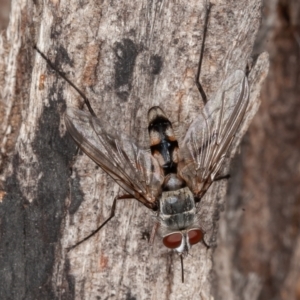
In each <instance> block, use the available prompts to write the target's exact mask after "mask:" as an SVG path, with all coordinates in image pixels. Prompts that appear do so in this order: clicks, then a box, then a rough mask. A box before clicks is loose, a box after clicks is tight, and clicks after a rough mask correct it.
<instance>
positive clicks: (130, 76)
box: [0, 0, 268, 300]
mask: <svg viewBox="0 0 300 300" xmlns="http://www.w3.org/2000/svg"><path fill="white" fill-rule="evenodd" d="M211 2H212V3H213V7H212V11H211V14H210V19H209V25H208V32H207V39H206V44H205V51H204V62H203V68H202V74H201V82H202V84H203V87H204V89H205V91H206V93H207V95H208V99H210V100H211V101H213V99H211V98H212V96H213V94H214V92H216V90H217V89H218V87H219V86H220V82H221V81H222V80H223V79H224V78H225V77H226V76H227V74H230V73H231V72H233V71H234V70H237V69H241V70H246V67H247V65H249V62H250V58H251V53H252V50H253V45H254V41H255V37H256V34H257V31H258V28H259V26H260V19H261V2H260V0H253V1H248V0H241V1H217V0H216V1H211ZM11 7H12V8H11V17H10V23H9V25H8V28H7V31H6V32H4V33H2V35H1V40H0V42H1V44H0V70H1V71H0V84H1V87H2V88H1V96H2V99H1V102H0V105H1V110H0V118H1V120H2V122H1V127H0V137H1V178H0V179H1V182H0V184H1V185H0V189H1V191H0V199H1V203H0V218H1V245H0V253H1V256H0V259H1V270H0V296H1V299H160V300H162V299H212V297H213V295H221V293H223V290H222V288H223V289H224V285H222V286H221V285H217V284H215V285H212V284H213V283H214V282H215V278H216V277H215V276H214V275H213V273H212V254H213V248H214V247H213V245H214V244H215V240H216V234H217V224H218V222H217V217H218V214H219V211H220V208H222V207H223V205H224V197H225V192H226V185H227V183H226V182H225V181H221V182H217V183H214V184H213V186H212V188H211V189H210V190H209V192H208V193H207V195H206V196H205V197H204V198H203V200H202V201H201V203H200V214H201V217H202V220H203V226H204V229H205V230H206V236H205V240H206V242H207V243H209V244H210V245H211V246H212V247H211V248H210V249H206V248H205V247H204V245H199V246H197V247H193V248H192V251H191V255H190V256H189V257H187V258H186V259H185V277H186V282H185V283H184V284H182V283H181V269H180V260H179V258H178V256H177V255H176V254H174V253H172V252H170V251H168V250H167V249H165V248H164V247H163V246H162V243H161V240H160V238H159V237H157V238H156V240H155V242H154V244H153V245H152V246H151V245H149V243H148V240H147V237H148V236H149V233H150V231H151V228H152V224H153V220H152V218H151V212H150V211H148V210H147V209H146V208H145V207H142V206H141V205H140V204H139V203H138V202H137V201H134V200H128V201H127V200H126V201H123V202H120V203H118V207H117V214H116V217H115V218H114V219H113V220H112V221H111V222H110V223H109V224H108V225H107V226H106V227H105V228H104V229H103V230H102V231H101V232H100V233H99V234H97V235H95V236H94V237H92V238H91V239H90V240H88V241H87V242H85V243H84V244H82V245H80V246H79V247H77V248H75V249H73V250H71V251H70V252H68V251H67V247H69V246H71V245H73V244H75V243H76V242H77V241H79V240H81V239H82V238H84V237H85V236H87V235H88V234H89V233H90V232H91V231H92V230H93V229H95V228H96V227H97V226H98V225H99V224H101V223H102V222H103V220H105V218H107V216H108V215H109V212H110V208H111V205H112V200H113V198H114V197H115V196H116V195H118V193H120V189H119V187H118V186H117V185H116V184H115V183H114V182H113V181H112V180H111V179H110V178H109V177H107V176H106V175H105V174H104V173H103V172H102V170H100V169H99V168H97V167H96V166H95V164H94V163H93V162H92V161H91V160H90V159H89V158H88V157H87V156H85V155H78V156H76V157H74V155H75V154H76V146H75V144H74V142H73V141H72V140H71V138H70V137H69V136H68V134H66V132H65V126H64V121H63V113H64V111H65V108H66V106H73V107H81V106H82V99H81V98H80V97H79V95H78V94H77V93H76V92H74V90H73V89H72V88H71V87H70V86H69V85H68V84H66V82H64V81H63V80H62V79H61V78H59V77H58V75H57V74H56V73H55V72H53V71H52V70H51V69H50V68H49V67H48V66H47V64H46V63H45V61H44V60H43V59H42V58H41V56H39V55H38V54H37V53H36V52H35V51H34V50H33V48H32V46H33V45H35V44H36V45H37V46H38V47H39V48H40V49H41V50H42V51H43V52H44V53H45V54H46V55H47V56H48V57H49V58H50V59H51V60H52V61H53V62H54V63H55V65H56V66H57V68H60V69H62V70H63V71H64V72H65V73H66V74H67V76H68V77H69V78H70V79H71V80H72V81H73V82H74V83H75V84H76V85H77V86H78V87H79V88H81V89H82V90H84V92H85V94H86V95H87V96H88V97H89V99H90V100H91V104H92V106H93V108H94V109H95V111H96V113H99V115H100V114H103V113H105V114H106V117H107V118H108V119H109V120H110V122H111V123H112V124H113V125H114V127H116V128H119V129H120V130H123V131H125V132H127V133H128V134H131V135H133V136H135V137H136V138H138V139H139V140H140V141H141V142H142V143H143V144H144V143H145V137H144V136H145V131H146V128H147V120H146V119H147V118H146V115H147V111H148V109H149V108H150V107H151V106H153V105H159V106H161V107H162V108H163V109H164V110H165V112H166V113H167V114H168V115H169V116H170V119H171V120H172V121H173V122H174V124H175V126H176V127H177V128H178V133H179V135H180V134H181V133H182V132H184V131H185V130H186V128H187V126H188V125H189V124H190V123H191V121H192V120H193V119H194V118H195V116H197V114H198V113H199V111H200V109H201V108H202V107H203V103H202V102H201V98H200V96H199V93H198V91H197V89H196V86H195V84H194V77H195V74H196V71H197V66H198V60H199V52H200V46H201V41H202V38H203V26H204V18H205V11H206V2H205V1H194V0H192V1H189V2H186V1H183V0H182V1H181V0H180V1H167V0H161V1H146V0H142V1H106V0H103V1H84V0H83V1H64V0H61V1H57V0H52V1H49V2H41V1H34V2H32V1H26V0H14V1H12V6H11ZM250 65H251V68H250V73H249V83H250V86H251V95H250V105H249V110H248V112H247V116H246V118H245V120H244V122H243V124H242V127H241V129H240V131H239V132H238V133H237V134H236V138H235V142H234V145H233V147H232V151H231V153H230V155H229V156H230V157H233V155H234V153H235V151H236V148H237V146H238V144H239V142H240V140H241V137H242V135H243V134H244V133H245V131H246V130H247V128H248V126H249V124H250V121H251V119H252V117H253V116H254V114H255V112H256V111H257V109H258V106H259V92H260V87H261V84H262V82H263V80H264V78H265V76H266V74H267V71H268V55H267V54H265V53H264V54H262V55H260V56H259V57H258V58H257V59H255V60H253V61H252V64H250ZM228 167H229V165H227V166H226V168H225V169H224V172H226V171H228ZM222 222H224V221H222ZM221 224H222V225H223V223H221ZM222 233H223V227H222V228H221V234H222ZM241 241H243V239H242V236H241ZM241 241H240V243H242V242H241ZM217 274H218V273H217ZM219 278H221V277H219ZM227 278H228V280H229V279H230V278H229V277H227ZM217 282H221V281H220V280H219V281H217ZM216 287H217V288H216ZM225 287H227V288H230V285H226V284H225ZM248 289H250V291H249V293H250V292H251V286H248ZM244 292H245V293H247V290H244ZM227 299H231V298H227ZM249 299H253V298H251V297H250V298H249Z"/></svg>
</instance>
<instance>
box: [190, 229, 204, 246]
mask: <svg viewBox="0 0 300 300" xmlns="http://www.w3.org/2000/svg"><path fill="white" fill-rule="evenodd" d="M188 236H189V240H190V244H191V245H194V244H197V243H199V242H201V241H202V239H203V232H202V230H201V229H191V230H190V231H189V232H188Z"/></svg>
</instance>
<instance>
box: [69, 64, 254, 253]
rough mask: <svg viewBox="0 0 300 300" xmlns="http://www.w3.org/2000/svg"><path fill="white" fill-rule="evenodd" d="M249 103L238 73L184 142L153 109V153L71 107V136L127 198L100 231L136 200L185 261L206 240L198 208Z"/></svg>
mask: <svg viewBox="0 0 300 300" xmlns="http://www.w3.org/2000/svg"><path fill="white" fill-rule="evenodd" d="M248 99H249V86H248V81H247V77H246V76H245V74H244V72H242V71H240V70H237V71H235V72H234V73H233V74H231V75H230V76H229V77H228V78H227V79H226V80H225V81H224V82H223V83H222V86H221V88H220V89H219V91H218V92H217V93H216V95H215V97H214V99H211V100H209V101H208V102H207V104H206V105H205V107H204V109H203V110H202V112H201V113H200V114H199V115H198V117H197V118H196V119H195V120H194V121H193V122H192V123H191V125H190V126H189V128H188V130H187V132H186V134H185V137H184V138H183V140H181V141H179V142H178V141H177V139H176V138H175V135H174V132H173V129H172V124H171V122H170V121H169V119H168V118H167V116H166V114H165V113H164V112H163V110H162V109H161V108H160V107H158V106H155V107H152V108H151V109H150V110H149V112H148V119H149V126H148V131H149V136H150V149H151V152H150V151H149V150H146V149H142V148H140V147H139V146H138V145H137V143H136V142H134V141H133V140H132V139H131V138H130V137H128V136H127V135H125V134H124V133H121V132H120V131H117V130H115V129H114V128H113V127H112V126H110V125H109V124H108V123H105V122H104V121H103V120H100V119H98V118H96V117H95V116H92V115H91V114H90V113H87V112H83V111H81V110H78V109H74V108H68V109H67V112H66V115H65V123H66V127H67V130H68V132H69V133H70V134H71V136H72V137H73V139H74V140H75V141H76V143H77V144H78V146H79V147H80V148H81V149H82V150H83V152H84V153H86V154H87V155H88V156H89V157H90V158H91V159H92V160H93V161H94V162H95V163H96V164H98V165H99V166H100V167H101V168H102V169H103V170H104V171H105V172H106V173H107V174H109V175H110V176H111V177H112V178H113V179H114V180H115V181H116V182H117V183H118V184H119V185H120V186H121V187H122V188H123V189H124V190H125V191H126V193H127V195H124V196H122V197H117V198H115V200H114V203H113V207H112V212H111V215H110V217H109V218H108V219H107V220H106V221H105V222H104V223H103V224H102V225H101V226H100V227H99V228H98V229H97V230H96V231H95V232H97V231H99V230H100V229H101V228H102V227H103V226H104V225H105V224H106V223H107V222H108V221H109V220H110V219H111V218H112V217H113V216H114V210H115V207H116V201H117V200H118V199H124V198H135V199H136V200H138V201H140V202H141V203H142V204H144V205H145V206H146V207H148V208H149V209H151V210H153V211H157V223H158V224H159V225H160V227H161V231H162V236H163V244H164V245H165V246H166V247H167V248H170V249H174V250H176V251H177V252H178V253H179V254H180V255H181V258H182V256H183V255H185V254H187V253H188V251H189V249H190V247H191V246H192V245H194V244H196V243H198V242H200V241H202V239H203V235H204V232H203V231H202V229H201V227H200V224H199V218H198V215H197V211H196V203H197V202H199V201H200V200H201V198H202V197H203V195H204V194H205V192H206V191H207V189H208V188H209V187H210V185H211V184H212V183H213V181H214V180H216V177H217V175H218V172H219V170H220V168H221V167H222V165H223V162H224V160H225V158H226V154H227V153H228V150H229V148H230V146H231V144H232V141H233V139H234V136H235V133H236V131H237V129H238V128H239V126H240V124H241V122H242V120H243V117H244V115H245V112H246V109H247V105H248ZM95 232H93V233H92V234H91V235H93V234H94V233H95ZM91 235H89V236H88V237H86V238H85V239H84V240H83V241H85V240H87V239H88V238H89V237H90V236H91ZM83 241H81V242H80V243H82V242H83ZM78 244H79V243H78ZM78 244H76V245H75V246H77V245H78Z"/></svg>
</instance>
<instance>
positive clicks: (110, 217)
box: [68, 195, 133, 251]
mask: <svg viewBox="0 0 300 300" xmlns="http://www.w3.org/2000/svg"><path fill="white" fill-rule="evenodd" d="M125 199H133V197H132V196H131V195H123V196H118V197H116V198H115V199H114V202H113V205H112V207H111V211H110V216H109V217H108V218H107V219H106V220H105V221H104V222H103V223H102V224H101V225H100V226H99V227H98V228H97V229H96V230H94V231H93V232H92V233H91V234H89V235H88V236H87V237H85V238H84V239H83V240H81V241H80V242H78V243H76V244H75V245H73V246H71V247H69V248H68V251H70V250H72V249H74V248H76V247H77V246H79V245H80V244H82V243H83V242H85V241H87V240H88V239H89V238H91V237H92V236H93V235H95V234H96V233H97V232H98V231H99V230H100V229H101V228H103V227H104V225H106V224H107V223H108V222H109V221H110V220H111V219H112V218H113V217H114V216H115V210H116V205H117V200H125Z"/></svg>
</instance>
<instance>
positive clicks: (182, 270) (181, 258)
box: [180, 255, 184, 283]
mask: <svg viewBox="0 0 300 300" xmlns="http://www.w3.org/2000/svg"><path fill="white" fill-rule="evenodd" d="M180 262H181V281H182V283H184V268H183V256H182V255H180Z"/></svg>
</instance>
